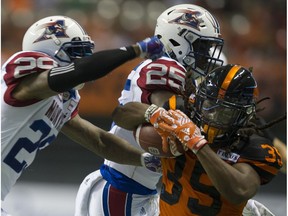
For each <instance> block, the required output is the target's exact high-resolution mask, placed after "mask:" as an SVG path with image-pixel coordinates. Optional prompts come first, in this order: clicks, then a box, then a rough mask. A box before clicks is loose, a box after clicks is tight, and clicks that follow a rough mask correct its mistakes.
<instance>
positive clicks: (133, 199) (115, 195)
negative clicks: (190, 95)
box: [75, 4, 223, 216]
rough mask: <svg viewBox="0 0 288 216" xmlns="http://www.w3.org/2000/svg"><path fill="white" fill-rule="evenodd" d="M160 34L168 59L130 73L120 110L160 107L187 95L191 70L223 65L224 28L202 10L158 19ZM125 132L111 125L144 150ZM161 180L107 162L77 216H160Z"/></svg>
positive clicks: (185, 8)
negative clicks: (136, 106) (140, 105)
mask: <svg viewBox="0 0 288 216" xmlns="http://www.w3.org/2000/svg"><path fill="white" fill-rule="evenodd" d="M155 35H157V36H158V37H159V38H160V39H161V41H162V43H163V44H164V45H165V49H166V51H167V52H166V55H165V56H163V57H162V58H159V59H157V60H155V61H153V62H152V61H150V60H146V61H144V62H142V63H141V64H140V65H138V66H137V67H135V69H134V70H133V71H131V73H130V74H129V76H128V78H127V81H126V84H125V87H124V89H123V91H122V94H121V97H120V98H119V103H120V104H121V105H124V104H127V103H129V102H131V101H138V102H142V103H145V104H152V103H153V104H157V105H159V106H161V105H162V104H163V103H164V102H165V101H166V100H167V99H168V98H169V97H170V96H171V95H174V94H181V92H182V91H183V90H184V87H185V76H186V71H187V70H188V71H191V70H193V71H195V72H198V73H200V74H206V73H207V71H208V70H209V69H211V68H213V67H214V66H215V65H216V63H217V61H219V55H220V53H221V49H222V46H223V39H221V38H220V29H219V24H218V21H217V20H216V18H215V17H214V16H213V15H212V14H210V13H209V12H208V11H207V10H206V9H204V8H202V7H199V6H196V5H192V4H181V5H176V6H173V7H171V8H168V9H167V10H165V11H164V12H163V13H162V14H161V15H160V16H159V17H158V19H157V25H156V28H155ZM216 50H217V52H216ZM216 54H217V55H216ZM219 64H221V63H219ZM136 112H137V111H136ZM132 115H133V114H132ZM123 118H125V117H123ZM127 119H129V118H127ZM124 121H125V120H124ZM128 121H129V120H128ZM126 125H127V126H128V125H129V122H127V124H126ZM128 127H129V126H128ZM126 129H134V127H132V128H122V127H120V126H118V125H112V129H111V131H110V132H111V133H113V134H115V135H117V136H119V137H121V138H124V139H126V140H127V141H128V142H129V143H131V144H132V145H133V146H137V147H138V148H140V147H139V145H138V144H137V143H136V140H135V138H134V136H133V132H132V131H129V130H126ZM119 154H121V153H119ZM161 175H162V174H161V173H156V172H150V171H149V170H145V169H142V168H141V167H136V166H129V165H123V164H119V163H116V162H112V161H111V160H109V159H108V158H106V159H105V161H104V164H103V165H102V167H101V169H100V170H97V171H95V172H93V173H91V174H90V175H88V176H87V177H86V178H85V179H84V180H83V183H82V184H81V186H80V188H79V192H78V195H77V199H76V212H75V216H80V215H90V216H94V215H111V216H137V215H139V216H140V215H149V216H152V215H159V205H158V198H159V194H158V193H157V183H158V181H159V179H160V177H161ZM171 215H180V214H178V213H177V214H171Z"/></svg>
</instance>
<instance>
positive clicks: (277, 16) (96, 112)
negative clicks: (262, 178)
mask: <svg viewBox="0 0 288 216" xmlns="http://www.w3.org/2000/svg"><path fill="white" fill-rule="evenodd" d="M180 3H193V4H198V5H200V6H203V7H205V8H206V9H208V10H209V11H210V12H212V14H214V15H215V16H216V17H217V18H218V20H219V22H220V25H221V31H222V36H223V38H224V40H225V45H224V53H225V54H226V56H227V57H228V60H229V62H230V63H239V64H242V65H244V66H245V67H251V66H252V67H253V68H254V74H255V76H256V79H257V81H258V85H259V89H260V98H264V97H269V98H270V100H267V101H265V102H263V103H262V106H263V107H265V109H264V111H262V116H264V118H265V119H266V120H267V121H271V120H273V119H275V118H277V117H279V116H280V115H282V114H284V113H285V112H286V108H287V107H286V97H287V95H286V78H287V75H286V71H287V63H286V60H287V56H286V38H287V33H286V29H287V28H286V27H287V17H286V8H287V6H286V1H285V0H253V1H251V0H241V1H239V0H202V1H196V0H194V1H193V0H190V1H182V0H173V1H172V0H161V1H160V0H158V1H157V0H62V1H57V0H49V1H47V0H25V1H19V0H2V2H1V24H2V25H1V61H2V63H3V62H4V61H5V60H7V58H9V56H10V55H12V54H13V53H15V52H17V51H19V50H21V45H22V37H23V35H24V33H25V31H26V30H27V28H28V27H29V26H30V25H31V24H32V23H34V22H35V21H36V20H38V19H40V18H42V17H46V16H50V15H58V14H62V15H67V16H70V17H71V18H74V19H75V20H77V21H78V22H79V23H80V24H81V25H82V26H83V27H84V28H85V29H86V30H87V32H88V33H89V35H90V36H91V37H92V39H93V40H94V41H95V44H96V51H99V50H103V49H108V48H116V47H120V46H124V45H128V44H131V43H133V42H136V41H138V40H142V39H143V38H146V37H148V36H151V35H152V34H153V33H154V27H155V24H156V18H157V17H158V15H160V13H161V12H162V11H164V10H165V9H166V8H168V7H170V6H172V5H175V4H180ZM139 62H140V59H136V60H133V61H131V62H129V63H127V64H125V65H123V66H121V67H119V68H118V69H116V70H115V71H114V72H113V73H111V74H110V75H108V76H106V77H104V78H102V79H100V80H97V81H94V82H91V83H88V84H86V86H85V87H84V88H83V89H82V90H81V91H80V94H81V97H82V100H81V104H80V115H82V117H85V118H86V119H89V120H90V121H91V122H93V123H94V124H96V125H97V126H99V127H101V128H104V129H106V130H109V128H110V124H111V118H110V115H111V112H112V110H113V109H114V107H115V106H116V105H117V98H118V97H119V95H120V92H121V90H122V87H123V85H124V82H125V79H126V76H127V75H128V73H129V72H130V70H131V69H132V68H133V66H135V65H136V64H137V63H139ZM272 131H273V132H274V133H275V135H276V136H278V137H279V138H280V139H281V140H282V141H284V142H285V143H286V135H287V126H286V121H283V122H281V123H279V124H277V125H276V126H274V127H273V128H272ZM102 161H103V160H102V159H101V158H99V157H97V156H94V155H93V154H92V153H90V152H88V151H87V150H85V149H83V148H82V147H80V146H78V145H77V144H75V143H73V142H71V141H70V140H68V139H66V138H65V137H64V136H62V135H60V136H59V137H58V140H57V141H56V142H55V143H53V144H52V145H51V146H49V147H48V148H46V149H45V150H44V151H41V152H40V153H39V155H38V157H37V158H36V160H35V161H34V163H33V164H32V166H30V167H29V168H28V169H27V170H26V172H24V175H23V176H22V177H21V178H20V180H19V182H18V184H16V186H15V188H14V189H13V191H12V193H11V194H10V195H9V196H8V197H7V203H6V204H4V205H3V207H4V208H6V209H7V210H8V212H10V213H12V215H14V216H28V215H29V216H36V215H37V216H39V215H40V216H58V215H59V216H68V215H73V210H74V200H75V196H76V192H77V189H78V186H79V184H80V183H81V181H82V180H83V179H84V177H85V176H86V175H87V174H89V173H90V172H92V171H94V170H96V169H98V168H99V166H100V164H101V163H102ZM286 180H287V179H286V175H284V174H282V173H280V174H279V175H278V176H277V177H276V178H275V179H274V180H273V181H272V182H271V183H269V184H268V185H265V186H262V187H261V188H260V191H259V193H258V194H257V195H256V197H255V199H257V200H258V201H261V202H262V203H264V204H265V205H266V206H268V207H269V208H270V209H271V210H272V211H273V212H274V213H275V215H277V216H284V215H286V210H287V207H286V200H287V198H286V192H287V187H286Z"/></svg>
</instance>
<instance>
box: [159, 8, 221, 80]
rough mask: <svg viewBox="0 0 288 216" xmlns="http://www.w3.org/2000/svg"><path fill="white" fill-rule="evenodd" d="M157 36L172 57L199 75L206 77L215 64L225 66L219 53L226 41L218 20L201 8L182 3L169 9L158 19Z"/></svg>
mask: <svg viewBox="0 0 288 216" xmlns="http://www.w3.org/2000/svg"><path fill="white" fill-rule="evenodd" d="M155 35H158V37H159V38H160V40H161V41H162V43H163V44H164V46H165V49H166V50H167V55H168V56H169V57H171V58H173V59H175V60H177V61H178V62H179V63H180V64H182V65H183V66H184V67H185V68H186V69H187V70H191V69H192V70H193V71H194V72H196V73H198V76H199V75H201V76H205V75H206V74H207V73H208V72H209V70H211V68H214V67H215V65H218V66H219V65H220V66H221V65H222V64H223V61H222V60H220V54H221V51H222V47H223V44H224V42H223V39H221V38H220V27H219V24H218V21H217V20H216V19H215V17H213V16H212V15H211V14H210V13H209V12H208V11H207V10H205V9H204V8H202V7H199V6H197V5H193V4H180V5H176V6H173V7H171V8H168V9H167V10H166V11H164V12H163V13H162V14H161V15H160V16H159V17H158V19H157V25H156V28H155ZM216 49H217V50H218V52H216Z"/></svg>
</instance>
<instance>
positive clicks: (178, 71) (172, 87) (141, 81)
mask: <svg viewBox="0 0 288 216" xmlns="http://www.w3.org/2000/svg"><path fill="white" fill-rule="evenodd" d="M185 74H186V70H185V69H184V67H182V66H181V65H180V64H179V63H177V62H176V61H175V60H172V59H169V58H161V59H158V60H156V61H151V62H150V63H148V64H146V65H145V66H144V67H142V68H141V69H140V71H139V78H138V80H137V85H138V87H139V88H140V89H141V90H142V95H141V101H142V102H143V103H151V101H150V96H151V95H152V93H153V92H155V91H170V92H173V93H175V94H180V93H181V91H182V90H183V89H184V87H185Z"/></svg>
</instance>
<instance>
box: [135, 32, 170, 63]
mask: <svg viewBox="0 0 288 216" xmlns="http://www.w3.org/2000/svg"><path fill="white" fill-rule="evenodd" d="M137 45H138V46H139V47H140V50H141V54H140V57H142V58H150V59H152V60H155V59H157V58H160V57H161V56H163V55H164V53H165V51H164V45H163V44H162V42H161V41H160V40H159V39H158V37H157V36H154V37H150V38H146V39H145V40H143V41H140V42H138V43H137Z"/></svg>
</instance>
